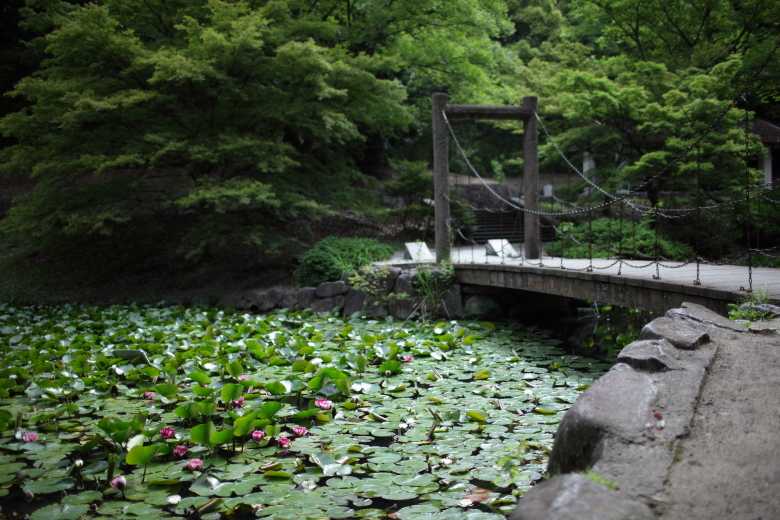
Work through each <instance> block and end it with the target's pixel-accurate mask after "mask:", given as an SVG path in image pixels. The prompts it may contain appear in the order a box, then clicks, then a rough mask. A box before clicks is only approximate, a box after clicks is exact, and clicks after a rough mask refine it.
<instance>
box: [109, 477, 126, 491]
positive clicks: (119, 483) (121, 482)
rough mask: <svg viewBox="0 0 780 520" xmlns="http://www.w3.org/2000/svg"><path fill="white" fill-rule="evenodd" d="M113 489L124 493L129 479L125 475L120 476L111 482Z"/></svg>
mask: <svg viewBox="0 0 780 520" xmlns="http://www.w3.org/2000/svg"><path fill="white" fill-rule="evenodd" d="M111 487H112V488H114V489H118V490H119V491H124V489H125V488H126V487H127V479H126V478H125V476H124V475H119V476H118V477H115V478H114V480H112V481H111Z"/></svg>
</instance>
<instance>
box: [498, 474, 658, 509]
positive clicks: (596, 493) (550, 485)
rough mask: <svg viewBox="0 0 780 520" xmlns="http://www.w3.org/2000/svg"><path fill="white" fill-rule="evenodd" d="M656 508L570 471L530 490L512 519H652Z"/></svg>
mask: <svg viewBox="0 0 780 520" xmlns="http://www.w3.org/2000/svg"><path fill="white" fill-rule="evenodd" d="M654 518H655V515H654V514H653V512H652V510H651V509H650V508H649V507H647V506H646V505H645V504H643V503H641V502H637V501H635V500H631V499H629V498H626V497H624V496H622V495H620V494H619V493H617V492H616V491H613V490H611V489H609V488H608V487H606V486H604V485H602V484H599V483H597V482H594V481H593V480H591V479H590V478H588V477H586V476H585V475H581V474H578V473H569V474H567V475H560V476H557V477H555V478H552V479H550V480H546V481H544V482H542V483H541V484H538V485H536V486H534V487H532V488H531V489H530V490H528V491H527V492H526V493H525V494H524V495H523V496H522V498H520V501H519V502H518V504H517V507H515V510H514V511H513V512H512V514H511V515H510V516H509V520H652V519H654Z"/></svg>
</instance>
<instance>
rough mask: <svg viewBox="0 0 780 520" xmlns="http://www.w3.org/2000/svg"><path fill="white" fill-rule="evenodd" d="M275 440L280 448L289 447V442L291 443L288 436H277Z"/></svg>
mask: <svg viewBox="0 0 780 520" xmlns="http://www.w3.org/2000/svg"><path fill="white" fill-rule="evenodd" d="M276 442H277V443H278V444H279V447H280V448H284V449H287V448H289V447H290V443H292V440H291V439H290V438H289V437H278V438H277V439H276Z"/></svg>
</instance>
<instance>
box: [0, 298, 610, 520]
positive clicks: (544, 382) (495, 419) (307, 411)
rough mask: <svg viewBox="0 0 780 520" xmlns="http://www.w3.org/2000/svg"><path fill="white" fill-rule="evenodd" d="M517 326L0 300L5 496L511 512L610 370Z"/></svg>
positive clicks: (1, 498) (87, 507)
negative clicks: (583, 398)
mask: <svg viewBox="0 0 780 520" xmlns="http://www.w3.org/2000/svg"><path fill="white" fill-rule="evenodd" d="M559 343H560V342H559V341H558V340H556V339H552V338H551V337H550V336H549V335H548V334H547V333H546V332H544V331H537V330H532V329H531V328H526V327H522V326H520V325H507V326H505V327H503V328H502V329H500V330H499V329H497V328H495V327H494V326H493V325H492V324H490V323H479V322H471V321H450V322H444V323H438V324H436V323H412V322H404V323H400V322H392V321H366V320H361V319H342V318H335V317H328V316H313V315H309V314H307V313H276V314H271V315H266V316H257V315H252V314H235V313H231V312H227V311H217V310H214V309H203V308H190V309H187V308H183V307H153V306H146V307H140V306H113V307H109V308H96V307H81V306H68V305H66V306H59V307H46V308H33V307H11V306H7V305H0V348H1V349H2V360H1V361H0V432H2V433H1V434H0V435H2V437H0V506H2V512H1V513H2V515H5V516H7V517H14V516H15V515H18V516H19V517H21V516H23V515H25V514H29V515H30V517H31V518H32V520H43V519H62V520H67V519H76V518H89V519H91V518H107V517H111V518H114V519H124V518H128V519H134V518H144V519H155V518H175V517H186V518H202V519H217V518H257V517H260V518H267V519H291V520H292V519H319V518H361V519H386V518H395V519H400V520H406V519H411V518H430V519H434V518H441V519H448V520H452V519H461V518H463V519H469V520H483V519H485V520H486V519H492V518H496V519H498V518H504V517H505V516H506V515H507V514H509V512H510V511H511V510H512V508H513V507H514V504H515V501H516V499H517V496H518V495H520V494H522V493H523V492H524V491H525V490H526V489H528V487H529V486H531V485H532V483H533V482H534V481H536V480H538V479H540V478H541V476H542V473H543V472H544V470H545V467H546V463H547V458H548V452H549V447H550V445H551V444H552V435H553V433H554V431H555V429H556V428H557V425H558V423H559V422H560V420H561V417H562V415H563V413H564V411H565V410H566V409H567V408H568V406H570V404H571V403H573V402H574V400H575V399H576V398H577V396H578V395H579V393H580V392H581V391H582V390H583V389H585V388H587V386H588V385H589V384H590V383H592V382H593V381H594V380H595V379H596V378H598V377H599V376H600V375H601V374H602V373H603V372H604V370H606V369H607V368H609V365H604V364H599V363H598V362H596V361H592V360H588V359H584V358H577V357H575V356H571V355H566V354H565V353H564V352H563V351H562V350H560V348H559V347H558V344H559Z"/></svg>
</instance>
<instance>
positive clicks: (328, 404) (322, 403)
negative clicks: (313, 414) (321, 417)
mask: <svg viewBox="0 0 780 520" xmlns="http://www.w3.org/2000/svg"><path fill="white" fill-rule="evenodd" d="M314 404H315V405H316V406H317V408H319V409H321V410H330V409H331V408H333V401H330V400H328V399H325V398H322V399H317V400H316V401H314Z"/></svg>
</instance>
